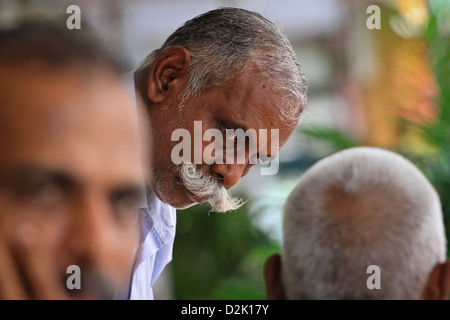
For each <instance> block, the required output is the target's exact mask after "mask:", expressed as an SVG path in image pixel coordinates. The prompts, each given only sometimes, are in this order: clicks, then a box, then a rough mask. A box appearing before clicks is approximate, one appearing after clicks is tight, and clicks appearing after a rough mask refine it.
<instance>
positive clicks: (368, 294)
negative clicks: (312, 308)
mask: <svg viewBox="0 0 450 320" xmlns="http://www.w3.org/2000/svg"><path fill="white" fill-rule="evenodd" d="M441 210H442V209H441V204H440V200H439V197H438V195H437V193H436V191H435V190H434V188H433V187H432V185H431V184H430V183H429V181H428V180H427V179H426V178H425V176H424V175H423V174H422V173H421V172H420V171H419V170H418V169H417V168H416V167H415V166H414V165H413V164H412V163H411V162H410V161H408V160H406V159H405V158H403V157H401V156H400V155H398V154H395V153H393V152H390V151H387V150H382V149H378V148H369V147H360V148H353V149H348V150H345V151H342V152H338V153H336V154H334V155H332V156H330V157H327V158H325V159H323V160H321V161H319V162H318V163H317V164H315V165H314V166H313V167H312V168H311V169H309V170H308V171H307V172H306V173H305V174H304V175H303V176H302V177H301V179H300V181H299V183H298V185H297V186H296V187H295V188H294V190H293V191H292V192H291V194H290V195H289V197H288V200H287V203H286V206H285V212H284V215H285V216H284V237H285V238H284V247H283V253H282V261H283V263H282V266H283V269H282V278H283V285H284V288H285V292H286V295H287V298H289V299H419V298H420V297H421V294H422V292H423V290H424V287H425V285H426V283H427V279H428V276H429V274H430V272H431V271H432V270H433V267H434V266H435V265H436V264H437V263H441V262H443V261H444V260H445V258H446V239H445V233H444V226H443V218H442V211H441ZM370 265H377V266H379V267H380V270H381V289H379V290H378V289H372V290H369V289H368V288H367V285H366V281H367V279H368V277H369V276H370V275H371V273H369V274H368V273H366V272H367V267H368V266H370Z"/></svg>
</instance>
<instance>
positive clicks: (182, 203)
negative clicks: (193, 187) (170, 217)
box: [153, 188, 199, 210]
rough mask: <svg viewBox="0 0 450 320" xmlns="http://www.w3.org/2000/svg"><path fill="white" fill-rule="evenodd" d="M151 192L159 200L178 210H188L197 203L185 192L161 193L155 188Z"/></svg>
mask: <svg viewBox="0 0 450 320" xmlns="http://www.w3.org/2000/svg"><path fill="white" fill-rule="evenodd" d="M183 191H184V190H183ZM153 192H154V193H155V195H156V196H157V197H158V199H159V200H161V201H162V202H164V203H166V204H168V205H170V206H171V207H174V208H175V209H179V210H183V209H187V208H190V207H192V206H194V205H196V204H197V203H199V202H198V201H197V200H196V199H195V197H193V195H192V194H191V193H190V192H188V191H187V190H186V191H185V192H181V191H178V190H171V191H170V192H162V190H160V189H158V188H155V189H153Z"/></svg>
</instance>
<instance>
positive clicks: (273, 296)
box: [264, 253, 286, 300]
mask: <svg viewBox="0 0 450 320" xmlns="http://www.w3.org/2000/svg"><path fill="white" fill-rule="evenodd" d="M264 281H265V283H266V294H267V298H268V299H269V300H286V295H285V293H284V288H283V283H282V281H281V255H280V254H278V253H275V254H272V255H271V256H270V257H269V258H267V260H266V263H265V265H264Z"/></svg>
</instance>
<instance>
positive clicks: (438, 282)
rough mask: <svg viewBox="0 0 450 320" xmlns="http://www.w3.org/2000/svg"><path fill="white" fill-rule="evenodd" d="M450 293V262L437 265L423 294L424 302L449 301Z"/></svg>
mask: <svg viewBox="0 0 450 320" xmlns="http://www.w3.org/2000/svg"><path fill="white" fill-rule="evenodd" d="M449 292H450V260H447V261H445V262H444V263H440V264H437V265H436V266H435V267H434V269H433V271H432V272H431V274H430V276H429V277H428V283H427V285H426V287H425V290H424V292H423V294H422V299H423V300H447V299H448V298H449Z"/></svg>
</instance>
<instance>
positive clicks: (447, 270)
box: [264, 253, 450, 300]
mask: <svg viewBox="0 0 450 320" xmlns="http://www.w3.org/2000/svg"><path fill="white" fill-rule="evenodd" d="M264 281H265V284H266V294H267V298H268V299H269V300H286V299H287V298H286V294H285V289H284V287H283V282H282V259H281V255H280V254H278V253H275V254H272V255H271V256H270V257H269V258H267V260H266V263H265V265H264ZM449 293H450V261H446V262H444V263H439V264H437V265H436V266H435V267H434V269H433V270H432V272H431V273H430V276H429V277H428V282H427V284H426V285H425V288H424V290H423V293H422V298H421V299H422V300H447V299H448V298H449Z"/></svg>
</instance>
